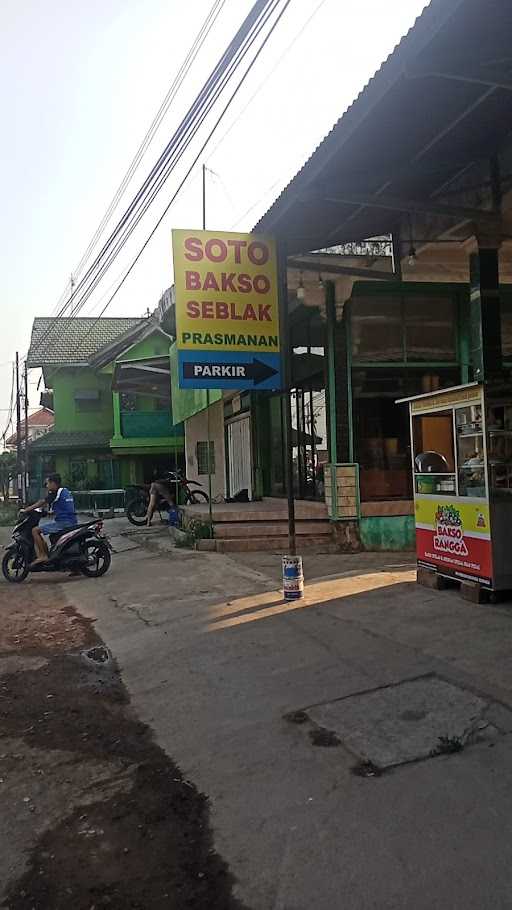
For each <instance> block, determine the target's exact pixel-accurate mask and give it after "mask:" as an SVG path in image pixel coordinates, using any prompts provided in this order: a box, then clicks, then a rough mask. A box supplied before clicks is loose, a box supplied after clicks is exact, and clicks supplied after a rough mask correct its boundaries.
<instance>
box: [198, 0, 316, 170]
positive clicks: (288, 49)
mask: <svg viewBox="0 0 512 910" xmlns="http://www.w3.org/2000/svg"><path fill="white" fill-rule="evenodd" d="M324 3H326V0H319V3H318V4H317V6H316V8H315V9H314V10H313V12H312V13H311V15H310V16H309V17H308V18H307V19H306V21H305V23H304V25H303V26H302V28H301V29H300V30H299V31H298V32H297V34H296V35H295V38H293V40H292V41H290V44H288V46H287V47H286V48H285V49H284V51H283V53H282V54H281V56H280V57H279V60H278V61H277V63H276V65H275V66H274V67H272V69H271V70H269V72H268V73H267V75H266V76H265V78H264V79H263V80H262V81H261V82H260V84H259V85H258V87H257V88H256V89H255V90H254V92H253V93H252V95H251V96H250V98H249V100H248V101H247V103H246V104H244V106H243V108H242V110H241V111H240V112H239V114H238V115H237V116H236V117H235V119H234V120H233V122H232V123H230V125H229V126H228V128H227V130H226V131H225V133H223V134H222V136H221V138H220V139H219V141H218V142H217V144H216V145H215V147H214V148H213V149H212V151H211V152H210V154H209V156H208V161H211V159H212V158H213V156H214V155H215V153H216V151H217V149H219V148H220V146H221V145H222V143H223V142H224V140H225V139H226V138H227V137H228V136H229V134H230V132H231V130H232V129H233V127H234V126H236V124H237V123H238V122H239V120H240V119H241V118H242V117H243V115H244V114H245V112H246V110H247V108H248V107H249V106H250V105H251V104H252V102H253V101H254V99H255V98H256V95H258V94H259V92H260V91H261V89H262V88H263V87H264V86H265V85H266V84H267V82H268V81H269V79H270V78H271V77H272V76H273V75H274V73H275V71H276V70H277V69H278V68H279V67H280V66H281V64H282V62H283V60H284V59H285V57H286V55H287V54H288V53H289V52H290V51H291V49H292V47H294V45H295V44H296V43H297V41H298V40H299V38H300V37H301V35H303V34H304V32H305V31H306V29H307V27H308V25H310V23H311V22H312V20H313V19H314V18H315V16H316V15H317V13H319V12H320V10H321V8H322V6H323V5H324Z"/></svg>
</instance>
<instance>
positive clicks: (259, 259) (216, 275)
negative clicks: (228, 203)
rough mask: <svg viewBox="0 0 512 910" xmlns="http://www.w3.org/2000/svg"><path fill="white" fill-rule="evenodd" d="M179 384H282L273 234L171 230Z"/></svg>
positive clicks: (259, 387)
mask: <svg viewBox="0 0 512 910" xmlns="http://www.w3.org/2000/svg"><path fill="white" fill-rule="evenodd" d="M172 244H173V252H174V282H175V291H176V346H177V348H178V367H179V372H178V375H179V384H180V388H182V389H234V390H237V391H238V390H242V389H250V390H252V389H257V390H268V389H280V388H281V386H282V380H281V355H280V347H281V345H280V337H279V293H278V278H277V257H276V249H275V244H274V241H273V240H272V239H271V238H270V237H263V236H261V235H259V234H231V233H226V232H224V231H184V230H176V231H173V232H172Z"/></svg>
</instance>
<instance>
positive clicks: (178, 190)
mask: <svg viewBox="0 0 512 910" xmlns="http://www.w3.org/2000/svg"><path fill="white" fill-rule="evenodd" d="M290 3H291V0H285V2H284V6H283V8H282V10H281V12H280V13H279V15H278V16H277V18H276V19H275V21H274V22H273V24H272V26H271V28H270V30H269V31H268V33H267V35H266V36H265V38H264V39H263V42H262V43H261V45H260V47H259V48H258V50H257V51H256V53H255V55H254V57H253V59H252V60H251V61H250V63H249V65H248V67H247V69H246V71H245V72H244V74H243V75H242V77H241V79H240V80H239V82H238V84H237V85H236V87H235V89H234V91H233V93H232V94H231V96H230V97H229V99H228V101H227V103H226V104H225V106H224V108H223V109H222V111H221V113H220V115H219V117H218V118H217V120H216V122H215V124H214V125H213V127H212V129H211V130H210V133H209V135H208V136H207V138H206V140H205V141H204V143H203V144H202V146H201V148H200V149H199V152H198V153H197V155H196V157H195V158H194V160H193V162H192V164H191V165H190V167H189V169H188V171H187V173H186V174H185V176H184V177H183V179H182V180H181V182H180V184H179V186H178V188H177V189H176V191H175V192H174V194H173V196H172V197H171V199H170V201H169V202H168V203H167V205H166V206H165V208H164V210H163V212H162V214H161V215H160V217H159V218H158V220H157V222H156V224H155V225H154V227H153V228H152V230H151V232H150V233H149V235H148V237H147V238H146V240H145V241H144V243H143V245H142V246H141V248H140V250H139V251H138V253H137V255H136V256H135V257H134V259H133V260H132V262H131V264H130V266H129V268H128V270H127V272H126V274H125V275H124V276H123V278H122V279H121V281H120V282H119V284H118V285H117V287H116V289H115V291H114V293H113V294H112V295H111V296H110V297H109V299H108V300H107V302H106V304H105V306H104V307H103V309H102V310H101V312H100V314H99V316H98V317H97V319H96V320H95V322H94V323H93V325H92V326H91V327H90V329H89V331H88V333H87V334H86V335H84V337H83V338H82V339H81V342H80V344H79V345H78V347H77V350H79V349H80V347H81V345H82V344H83V342H84V341H85V340H86V338H87V337H88V336H89V335H90V333H91V332H92V330H93V329H94V326H95V325H96V324H97V322H98V320H99V319H101V317H102V316H103V315H104V313H105V312H106V310H107V309H108V307H109V306H110V304H111V303H112V301H113V300H114V298H115V297H116V296H117V294H118V293H119V291H120V290H121V288H122V287H123V285H124V283H125V281H126V279H127V278H128V276H129V275H130V274H131V272H132V271H133V269H134V268H135V266H136V264H137V262H138V261H139V259H140V258H141V256H142V254H143V252H144V250H145V249H146V247H147V246H148V244H149V243H150V242H151V240H152V238H153V237H154V235H155V233H156V231H157V230H158V228H159V227H160V225H161V223H162V221H163V220H164V218H165V216H166V215H167V213H168V212H169V209H170V208H171V206H172V205H173V203H174V202H175V200H176V198H177V196H178V195H179V193H180V192H181V189H182V188H183V186H184V184H185V183H186V181H187V180H188V177H189V176H190V174H191V172H192V171H193V169H194V168H195V166H196V164H197V163H198V161H199V159H200V157H201V155H202V154H203V152H204V149H205V148H206V146H207V145H208V143H209V141H210V139H211V137H212V136H213V134H214V132H215V130H216V129H217V127H218V126H219V124H220V123H221V122H222V120H223V118H224V116H225V114H226V113H227V111H228V110H229V108H230V106H231V104H232V102H233V101H234V99H235V98H236V96H237V94H238V92H239V91H240V89H241V87H242V85H243V84H244V82H245V80H246V79H247V77H248V75H249V73H250V72H251V70H252V68H253V66H254V65H255V63H256V61H257V60H258V58H259V56H260V54H261V53H262V51H263V50H264V48H265V46H266V44H267V42H268V40H269V39H270V37H271V35H272V34H273V32H274V31H275V29H276V28H277V25H278V24H279V22H280V21H281V19H282V17H283V15H284V13H285V12H286V10H287V8H288V6H289V5H290Z"/></svg>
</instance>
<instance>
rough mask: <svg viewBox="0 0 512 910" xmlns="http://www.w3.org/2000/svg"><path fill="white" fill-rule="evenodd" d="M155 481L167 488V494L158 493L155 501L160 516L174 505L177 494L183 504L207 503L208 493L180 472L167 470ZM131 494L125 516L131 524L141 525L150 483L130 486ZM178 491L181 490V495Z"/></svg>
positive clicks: (144, 516) (146, 505)
mask: <svg viewBox="0 0 512 910" xmlns="http://www.w3.org/2000/svg"><path fill="white" fill-rule="evenodd" d="M156 483H157V484H158V485H159V486H160V487H162V488H166V489H167V490H168V493H167V495H165V496H164V495H163V493H159V495H158V498H157V502H156V511H157V512H158V513H159V515H160V520H161V521H164V519H163V518H162V512H168V511H169V509H170V508H173V506H174V498H175V496H176V494H178V499H182V501H183V502H184V503H185V505H197V504H199V503H208V502H209V498H208V494H207V493H206V492H205V491H204V490H203V489H201V484H200V483H198V482H197V481H195V480H189V479H188V477H185V476H184V475H183V474H182V473H181V472H179V471H177V472H175V471H168V472H167V473H166V474H165V475H164V477H163V478H159V479H158V481H156ZM130 489H131V490H132V491H133V496H132V497H131V498H130V499H129V500H128V503H127V506H126V517H127V518H128V521H129V522H131V524H132V525H136V527H142V526H143V525H144V524H145V523H146V515H147V512H148V507H149V499H150V489H151V484H141V485H140V486H135V487H131V488H130ZM179 491H181V496H180V493H179Z"/></svg>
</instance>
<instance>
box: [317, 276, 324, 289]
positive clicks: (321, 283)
mask: <svg viewBox="0 0 512 910" xmlns="http://www.w3.org/2000/svg"><path fill="white" fill-rule="evenodd" d="M323 286H324V279H323V278H322V276H321V274H320V272H319V273H318V287H319V288H323Z"/></svg>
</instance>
